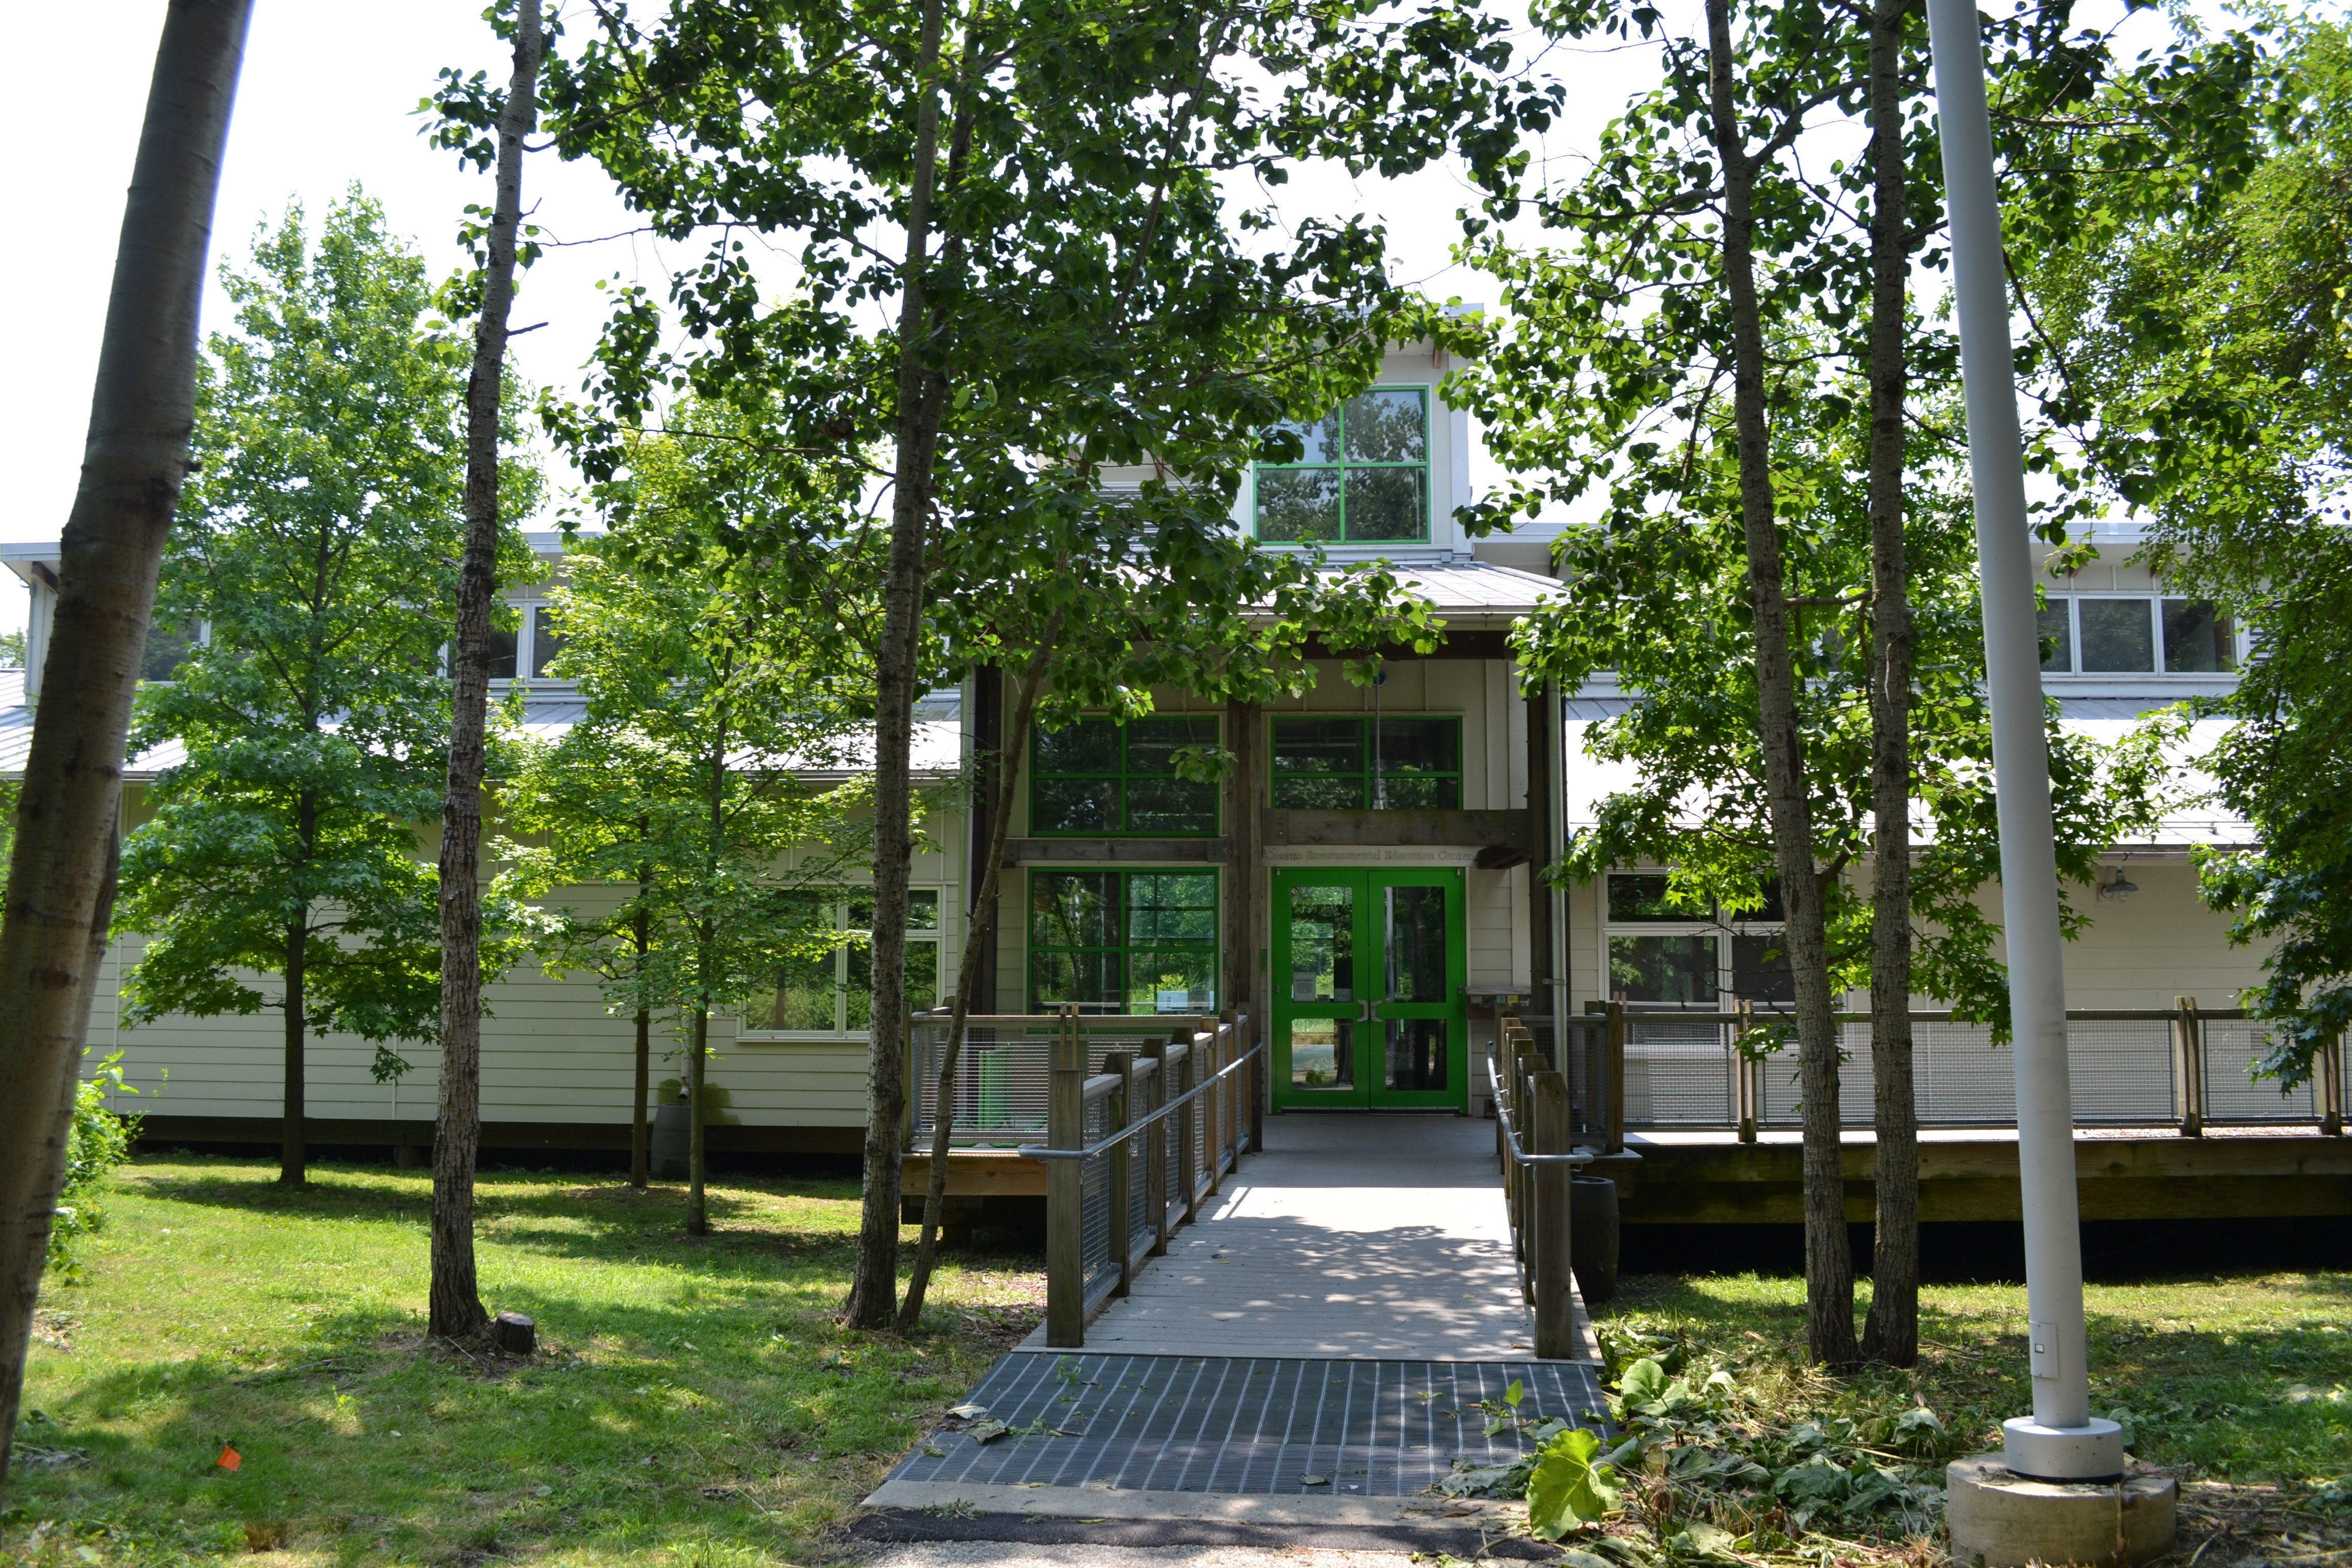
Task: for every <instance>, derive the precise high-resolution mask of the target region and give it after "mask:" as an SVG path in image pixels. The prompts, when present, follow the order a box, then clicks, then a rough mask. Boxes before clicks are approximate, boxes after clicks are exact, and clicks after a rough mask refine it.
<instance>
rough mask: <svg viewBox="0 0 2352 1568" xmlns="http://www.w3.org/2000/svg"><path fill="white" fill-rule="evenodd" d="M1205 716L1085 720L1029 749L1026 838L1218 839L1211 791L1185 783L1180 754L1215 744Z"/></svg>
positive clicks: (1041, 734) (1039, 738) (1043, 736)
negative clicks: (1181, 771)
mask: <svg viewBox="0 0 2352 1568" xmlns="http://www.w3.org/2000/svg"><path fill="white" fill-rule="evenodd" d="M1218 728H1219V726H1218V721H1217V720H1216V719H1214V718H1213V717H1209V716H1206V715H1183V716H1179V717H1175V718H1161V719H1134V720H1130V721H1128V722H1126V723H1124V724H1122V723H1120V722H1118V721H1117V720H1114V719H1081V720H1079V721H1077V722H1076V723H1075V724H1069V725H1066V726H1065V727H1063V728H1062V729H1059V730H1052V731H1048V730H1040V731H1037V733H1036V735H1035V736H1034V738H1033V739H1032V740H1031V742H1030V744H1029V831H1030V832H1032V833H1034V834H1037V835H1040V836H1042V837H1086V838H1125V837H1149V838H1213V837H1216V836H1217V832H1218V828H1219V824H1218V821H1217V815H1218V814H1217V805H1218V801H1217V797H1218V795H1220V794H1221V793H1222V792H1221V791H1220V789H1219V787H1218V786H1217V785H1216V784H1208V783H1202V782H1200V781H1197V780H1193V779H1187V778H1182V777H1180V776H1179V775H1178V772H1177V763H1178V756H1177V754H1178V753H1179V752H1184V751H1192V750H1208V749H1210V748H1213V747H1214V746H1215V745H1216V744H1217V740H1218V733H1217V732H1218Z"/></svg>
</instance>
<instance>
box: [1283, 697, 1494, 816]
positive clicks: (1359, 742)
mask: <svg viewBox="0 0 2352 1568" xmlns="http://www.w3.org/2000/svg"><path fill="white" fill-rule="evenodd" d="M1273 723H1274V745H1273V748H1272V751H1271V752H1270V753H1269V754H1270V755H1271V756H1272V757H1273V759H1274V766H1273V767H1272V768H1271V769H1270V770H1269V772H1270V773H1271V774H1272V776H1273V803H1274V805H1276V807H1277V808H1279V809H1282V810H1287V811H1364V810H1372V811H1411V810H1419V811H1432V810H1435V811H1456V810H1459V809H1461V805H1462V721H1461V719H1460V718H1459V717H1444V716H1440V717H1432V718H1390V717H1387V716H1385V715H1383V716H1382V717H1381V718H1379V719H1377V720H1376V719H1373V718H1370V717H1369V716H1362V715H1356V714H1339V713H1318V714H1302V715H1299V716H1297V717H1292V718H1279V719H1276V720H1275V721H1273Z"/></svg>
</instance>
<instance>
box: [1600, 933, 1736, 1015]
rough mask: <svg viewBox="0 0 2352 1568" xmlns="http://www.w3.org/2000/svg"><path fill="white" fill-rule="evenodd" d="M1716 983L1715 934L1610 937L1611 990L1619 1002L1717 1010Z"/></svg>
mask: <svg viewBox="0 0 2352 1568" xmlns="http://www.w3.org/2000/svg"><path fill="white" fill-rule="evenodd" d="M1715 979H1716V955H1715V938H1713V937H1711V936H1612V937H1611V938H1610V939H1609V991H1610V994H1611V995H1612V996H1614V997H1615V998H1617V999H1618V1000H1619V1001H1622V1002H1648V1003H1654V1004H1660V1003H1662V1004H1665V1005H1672V1006H1683V1007H1690V1006H1702V1005H1705V1006H1712V1005H1714V1003H1715V997H1716V988H1715Z"/></svg>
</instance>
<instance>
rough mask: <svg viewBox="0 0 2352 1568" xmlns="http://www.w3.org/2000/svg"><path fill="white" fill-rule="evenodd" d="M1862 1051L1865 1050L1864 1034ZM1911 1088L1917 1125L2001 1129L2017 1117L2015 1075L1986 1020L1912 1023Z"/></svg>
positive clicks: (2007, 1054) (2008, 1059)
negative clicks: (1984, 1021)
mask: <svg viewBox="0 0 2352 1568" xmlns="http://www.w3.org/2000/svg"><path fill="white" fill-rule="evenodd" d="M1863 1048H1864V1050H1867V1049H1868V1048H1869V1045H1868V1040H1867V1037H1865V1039H1864V1047H1863ZM1911 1092H1912V1095H1913V1097H1914V1100H1915V1102H1916V1104H1917V1106H1918V1108H1919V1125H1920V1126H1922V1127H2006V1126H2010V1125H2012V1124H2014V1123H2015V1122H2016V1121H2017V1073H2016V1071H2015V1069H2014V1068H2012V1067H2011V1058H2010V1055H2009V1053H2008V1052H2007V1051H2006V1050H1999V1049H1995V1048H1994V1046H1993V1043H1992V1026H1990V1024H1950V1023H1940V1022H1938V1023H1926V1022H1915V1023H1914V1024H1913V1025H1912V1026H1911Z"/></svg>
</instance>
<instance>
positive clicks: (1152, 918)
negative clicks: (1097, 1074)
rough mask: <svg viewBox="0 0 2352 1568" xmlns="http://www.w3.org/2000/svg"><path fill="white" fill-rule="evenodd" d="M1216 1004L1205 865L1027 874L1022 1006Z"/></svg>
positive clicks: (1213, 895)
mask: <svg viewBox="0 0 2352 1568" xmlns="http://www.w3.org/2000/svg"><path fill="white" fill-rule="evenodd" d="M1065 1002H1075V1003H1076V1004H1077V1005H1078V1006H1079V1007H1080V1008H1081V1009H1082V1010H1084V1011H1086V1012H1088V1013H1124V1014H1129V1015H1134V1014H1144V1013H1213V1012H1215V1011H1216V1010H1217V877H1216V873H1214V872H1213V871H1045V870H1034V871H1032V872H1030V874H1029V1005H1030V1009H1031V1011H1033V1012H1038V1011H1044V1010H1046V1009H1049V1008H1052V1007H1055V1006H1057V1005H1061V1004H1063V1003H1065Z"/></svg>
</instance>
